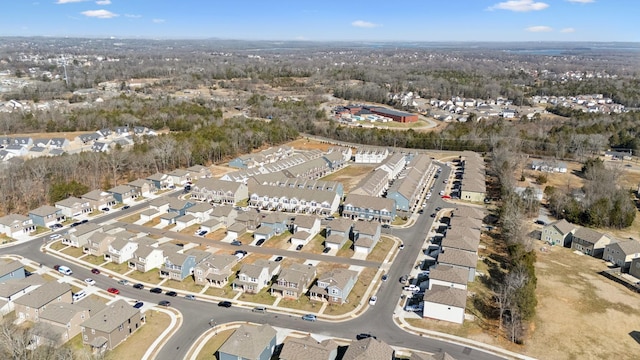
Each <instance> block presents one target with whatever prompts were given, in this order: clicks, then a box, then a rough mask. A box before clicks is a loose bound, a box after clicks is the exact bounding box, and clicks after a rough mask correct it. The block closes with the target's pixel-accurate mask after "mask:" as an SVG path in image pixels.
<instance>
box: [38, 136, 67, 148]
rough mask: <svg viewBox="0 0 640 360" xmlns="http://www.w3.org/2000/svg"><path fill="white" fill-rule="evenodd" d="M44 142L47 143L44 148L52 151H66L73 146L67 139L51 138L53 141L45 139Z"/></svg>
mask: <svg viewBox="0 0 640 360" xmlns="http://www.w3.org/2000/svg"><path fill="white" fill-rule="evenodd" d="M44 141H46V143H45V144H44V146H46V147H49V148H52V149H66V148H68V147H69V145H70V144H71V143H70V142H69V140H67V139H65V138H51V139H45V140H44Z"/></svg>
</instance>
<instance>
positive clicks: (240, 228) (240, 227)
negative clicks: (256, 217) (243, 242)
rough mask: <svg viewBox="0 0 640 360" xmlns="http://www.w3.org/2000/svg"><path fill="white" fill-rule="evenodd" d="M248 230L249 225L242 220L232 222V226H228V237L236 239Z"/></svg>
mask: <svg viewBox="0 0 640 360" xmlns="http://www.w3.org/2000/svg"><path fill="white" fill-rule="evenodd" d="M246 232H247V226H246V225H244V224H242V223H241V222H236V223H233V224H231V226H229V227H228V228H227V237H228V238H230V239H232V240H236V239H238V238H239V237H240V236H242V235H244V234H245V233H246Z"/></svg>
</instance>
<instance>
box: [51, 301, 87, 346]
mask: <svg viewBox="0 0 640 360" xmlns="http://www.w3.org/2000/svg"><path fill="white" fill-rule="evenodd" d="M89 317H90V314H89V309H87V308H85V307H82V306H79V305H75V304H73V305H72V304H67V303H63V302H60V303H56V304H51V305H50V306H47V308H46V309H45V310H44V311H43V312H42V314H40V322H41V323H44V324H48V325H50V326H51V328H50V329H49V330H50V331H51V333H52V334H51V335H53V336H55V337H57V338H58V339H55V340H57V341H54V343H57V344H58V345H60V344H63V343H66V342H67V341H69V340H70V339H71V338H73V337H74V336H76V335H78V334H79V333H80V332H81V331H82V329H81V326H80V325H81V324H82V323H83V322H84V321H85V320H88V319H89ZM52 340H54V339H52Z"/></svg>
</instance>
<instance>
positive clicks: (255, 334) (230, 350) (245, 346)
mask: <svg viewBox="0 0 640 360" xmlns="http://www.w3.org/2000/svg"><path fill="white" fill-rule="evenodd" d="M276 334H277V332H276V330H275V329H274V328H272V327H271V326H269V325H267V324H265V325H261V326H251V325H244V324H243V325H240V327H239V328H238V329H237V330H236V331H234V332H233V334H232V335H231V336H230V337H229V338H228V339H227V341H225V342H224V344H222V346H221V347H220V349H219V350H218V351H220V352H221V353H225V354H231V355H234V356H237V357H238V358H243V359H259V358H260V354H261V353H262V352H263V351H264V349H265V348H267V347H269V346H270V345H271V344H270V343H271V340H272V339H274V338H275V337H276Z"/></svg>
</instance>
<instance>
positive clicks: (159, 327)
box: [105, 310, 171, 360]
mask: <svg viewBox="0 0 640 360" xmlns="http://www.w3.org/2000/svg"><path fill="white" fill-rule="evenodd" d="M145 317H146V319H147V320H146V321H147V323H146V324H144V325H143V326H142V327H141V328H140V329H138V331H136V332H135V333H133V334H132V335H131V336H130V337H129V338H128V339H127V340H126V341H125V342H123V343H122V344H120V345H119V346H118V347H116V348H115V349H113V350H112V351H110V352H108V353H107V355H106V356H105V360H119V359H142V356H143V355H144V353H145V352H147V349H149V347H150V346H151V344H152V343H153V342H154V341H155V340H156V339H157V338H158V337H159V336H160V334H162V332H163V331H164V330H165V329H166V328H167V327H168V326H169V324H170V323H171V318H170V317H169V315H167V314H165V313H161V312H159V311H153V310H152V311H147V312H146V313H145Z"/></svg>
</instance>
